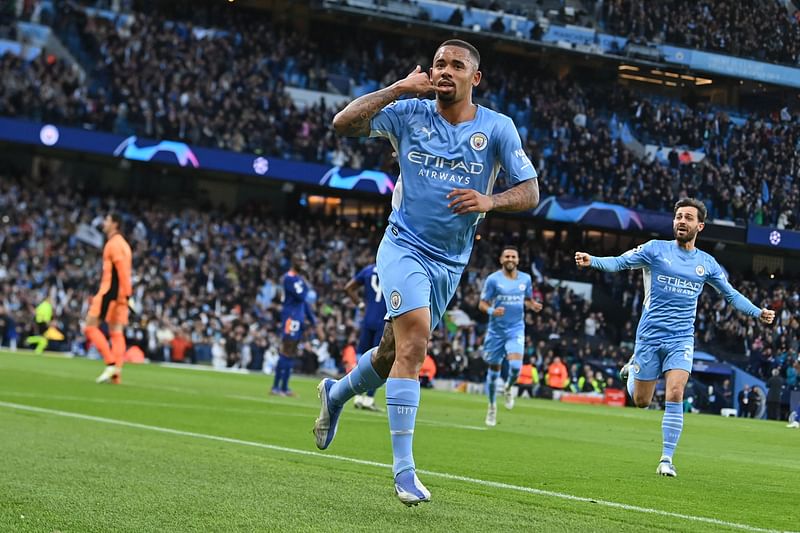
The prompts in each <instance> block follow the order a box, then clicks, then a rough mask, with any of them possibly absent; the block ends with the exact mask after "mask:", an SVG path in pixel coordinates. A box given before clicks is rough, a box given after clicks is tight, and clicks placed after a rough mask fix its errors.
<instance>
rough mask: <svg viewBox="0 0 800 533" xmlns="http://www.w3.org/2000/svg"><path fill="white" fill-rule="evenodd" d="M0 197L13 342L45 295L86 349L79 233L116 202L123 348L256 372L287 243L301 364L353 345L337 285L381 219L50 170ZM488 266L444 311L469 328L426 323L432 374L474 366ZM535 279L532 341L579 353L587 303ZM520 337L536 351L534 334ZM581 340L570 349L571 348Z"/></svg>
mask: <svg viewBox="0 0 800 533" xmlns="http://www.w3.org/2000/svg"><path fill="white" fill-rule="evenodd" d="M45 182H46V183H47V185H46V186H45V185H44V183H45ZM0 206H1V207H2V212H3V218H2V221H1V222H0V224H2V228H3V231H2V232H0V235H2V237H0V258H2V261H1V262H0V264H1V265H2V266H0V315H2V316H3V320H2V324H3V326H2V329H3V332H2V333H1V334H0V336H2V337H3V338H4V344H5V345H8V344H10V342H11V340H12V338H14V339H16V343H17V345H21V344H22V339H24V338H25V337H26V336H27V335H28V334H30V333H32V332H33V331H34V330H35V325H34V323H33V308H34V307H35V306H36V305H37V304H38V303H39V302H40V301H42V300H43V299H45V298H47V297H50V298H51V301H52V303H53V307H54V309H55V317H56V318H55V320H56V322H57V328H58V329H59V330H60V331H62V332H64V333H65V335H66V336H67V339H66V340H65V341H64V343H63V345H62V346H61V347H62V348H63V349H66V350H71V351H73V352H76V353H83V352H84V350H85V348H86V347H85V345H84V341H83V337H82V333H81V326H80V322H81V320H82V318H83V317H85V315H86V312H87V310H88V303H89V298H90V297H91V295H92V294H93V293H94V292H95V291H96V290H97V286H98V283H99V273H100V270H99V269H100V263H101V262H100V256H99V252H100V251H99V250H98V249H96V248H93V247H92V246H90V245H88V244H86V243H85V242H84V241H83V240H81V239H80V238H79V237H78V233H79V231H78V229H79V226H80V225H81V224H86V225H95V226H96V225H97V224H98V221H99V220H100V219H101V217H102V215H103V213H104V212H106V211H107V210H108V209H110V208H112V207H113V209H115V210H118V211H119V212H121V213H123V215H124V218H125V219H126V226H127V231H126V234H127V236H128V238H129V240H130V241H131V244H132V247H133V249H134V288H135V293H134V301H135V302H136V303H137V307H138V308H139V309H140V310H139V313H138V314H136V315H135V316H134V317H133V319H132V320H131V325H130V326H129V328H128V330H127V331H126V336H127V337H128V340H129V344H131V345H136V346H138V347H139V348H140V349H141V350H142V351H143V352H144V353H145V354H146V356H147V357H148V358H150V359H154V360H164V359H168V360H177V361H181V360H187V361H188V360H196V361H203V362H213V363H214V364H215V365H217V366H234V365H237V366H249V367H251V368H262V367H263V364H264V360H265V359H266V360H267V362H269V360H270V358H271V357H272V356H274V355H275V353H274V352H275V350H276V348H277V334H278V331H279V310H280V297H279V293H278V287H279V286H280V278H281V275H282V274H283V273H284V272H285V271H286V270H288V268H289V264H288V258H289V255H290V252H291V251H293V250H297V249H301V250H303V251H305V252H306V254H307V256H308V258H309V265H310V272H309V274H308V279H309V281H310V284H311V285H312V287H313V288H314V291H315V293H316V296H315V298H314V304H313V307H314V309H315V310H316V314H317V316H318V319H319V320H320V322H321V326H322V330H323V331H324V332H325V338H321V339H316V342H314V343H313V344H312V343H311V342H308V343H306V344H305V347H306V350H307V352H308V353H307V354H305V355H306V357H305V358H304V364H305V368H306V370H307V371H315V370H316V369H317V365H318V364H320V362H321V361H323V362H324V361H325V360H326V359H328V357H331V358H333V359H334V360H338V359H339V358H340V357H341V353H342V351H343V349H344V347H345V346H347V345H348V344H352V343H354V342H355V340H356V338H357V318H358V317H357V311H356V309H357V306H356V305H355V303H354V302H350V301H349V300H348V299H347V298H346V297H345V294H344V292H343V286H344V284H345V283H346V282H347V281H348V280H349V279H350V277H351V276H353V275H354V274H355V272H356V271H357V269H358V268H359V267H361V266H364V265H365V264H367V263H368V262H371V261H373V260H374V253H375V250H376V249H377V245H378V240H379V238H380V236H381V232H380V228H381V225H382V224H381V223H382V221H375V220H371V219H364V220H360V221H359V223H358V224H357V225H356V227H354V226H353V225H352V224H351V223H350V222H351V221H348V220H344V219H337V218H332V219H331V218H326V217H317V216H313V215H311V214H309V213H297V214H296V217H293V218H291V219H284V218H276V217H274V216H268V215H266V214H265V213H264V212H263V211H262V210H260V209H258V208H255V207H252V208H242V209H237V210H236V212H235V213H223V212H221V211H218V210H213V209H210V208H209V209H204V208H201V207H200V206H198V208H196V209H183V210H178V211H175V210H174V209H172V208H171V206H168V205H158V204H156V205H153V204H149V203H147V202H145V201H143V200H135V199H131V200H122V199H112V198H111V197H102V198H100V197H92V196H88V195H86V194H85V193H84V192H83V191H81V190H77V189H75V188H74V186H73V185H71V184H70V183H69V181H68V180H67V179H65V178H60V179H59V178H55V177H53V176H51V175H50V174H49V173H47V174H46V177H45V178H43V179H42V180H41V181H37V180H34V179H32V178H30V177H26V178H25V179H19V178H15V177H11V176H7V175H4V176H3V177H2V178H0ZM486 251H487V253H488V250H486ZM494 255H496V252H495V251H492V252H491V256H492V257H493V256H494ZM495 268H496V266H495V263H494V260H492V261H488V262H481V261H479V264H477V265H476V266H475V267H472V268H470V271H469V274H468V275H466V276H465V277H464V280H463V286H462V288H461V290H460V291H459V296H458V298H457V299H456V302H455V307H459V306H460V308H461V309H462V310H464V311H465V312H466V313H467V314H468V315H469V316H470V317H472V318H471V321H472V322H474V323H473V324H472V325H471V326H469V327H467V328H466V329H464V328H462V327H461V326H460V325H458V324H457V322H458V319H457V318H456V317H454V318H453V319H452V320H451V319H448V320H447V321H445V323H444V324H443V326H442V328H440V330H438V331H437V333H436V335H435V336H434V343H433V344H432V347H431V350H432V354H433V355H434V356H435V357H436V358H437V362H441V366H442V368H441V369H440V370H441V371H440V376H446V377H447V376H449V377H452V376H460V375H462V374H463V373H464V372H465V371H466V369H467V367H469V366H470V362H471V363H472V369H473V370H475V369H476V368H477V371H481V365H482V361H480V349H479V348H480V344H481V341H482V335H483V330H482V328H484V327H485V324H486V317H485V315H484V314H483V313H480V312H478V311H477V306H478V301H477V299H478V294H479V290H480V283H481V281H482V279H483V278H484V277H485V276H486V275H487V274H488V273H489V272H490V271H491V270H493V269H495ZM539 285H540V288H539V289H537V294H538V296H537V297H539V298H541V299H542V300H544V301H545V302H546V303H547V309H546V310H545V311H543V312H542V313H541V314H540V315H537V316H535V317H533V316H530V317H528V322H529V323H528V328H529V332H528V334H529V336H530V337H531V339H534V338H536V339H542V340H545V341H554V342H556V343H560V344H561V345H562V347H563V348H564V349H566V348H567V347H569V349H570V350H572V351H575V352H576V353H577V350H578V348H579V347H578V341H577V340H575V341H573V340H571V339H572V337H579V338H580V339H583V335H582V329H581V328H582V327H583V323H582V322H581V320H582V318H581V317H583V316H588V314H589V312H590V311H589V307H588V305H587V304H586V303H585V302H583V301H582V300H580V299H579V298H576V297H575V296H574V295H572V294H571V293H570V292H569V291H568V290H566V289H564V288H561V289H558V290H552V289H550V288H548V287H547V285H546V284H544V283H542V284H539ZM12 323H13V324H14V325H13V326H11V324H12ZM309 340H311V339H309ZM609 343H610V338H609ZM529 345H530V346H531V350H533V349H534V348H535V343H534V342H533V340H531V341H530V342H529ZM594 348H597V354H598V355H599V354H601V353H602V352H603V351H604V350H605V351H608V352H609V354H610V355H608V354H606V355H608V357H610V358H611V359H614V358H615V357H616V356H617V353H616V351H614V350H612V349H610V348H608V347H607V345H606V346H605V347H598V346H595V345H592V349H594ZM588 349H589V347H588V345H587V346H586V347H584V346H583V344H581V345H580V350H581V355H583V354H584V351H583V350H587V355H588ZM451 356H452V358H451ZM621 358H622V356H620V357H618V358H617V359H621ZM615 362H617V361H616V360H615Z"/></svg>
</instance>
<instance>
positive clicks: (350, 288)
mask: <svg viewBox="0 0 800 533" xmlns="http://www.w3.org/2000/svg"><path fill="white" fill-rule="evenodd" d="M359 287H363V291H362V294H363V301H362V300H361V297H360V296H359V294H358V293H359V290H358V289H359ZM344 290H345V292H346V293H347V295H348V296H350V299H351V300H352V301H353V302H361V303H360V304H359V307H363V312H364V315H363V317H362V319H361V333H360V334H359V337H358V346H357V347H356V355H357V356H358V357H361V355H362V354H364V353H365V352H366V351H367V350H369V349H370V348H372V347H373V346H377V345H378V344H380V342H381V336H383V326H384V324H385V323H386V322H385V319H386V302H385V300H384V299H383V293H382V292H381V284H380V281H379V280H378V270H377V266H376V265H375V263H373V264H371V265H367V266H366V267H364V268H363V269H361V270H360V271H359V272H358V274H356V275H355V277H353V279H351V280H350V281H348V282H347V285H345V286H344ZM353 404H354V405H355V406H356V408H357V409H367V410H369V411H379V409H378V407H377V406H376V405H375V389H369V390H368V391H367V392H366V393H365V394H357V395H356V396H355V398H354V400H353Z"/></svg>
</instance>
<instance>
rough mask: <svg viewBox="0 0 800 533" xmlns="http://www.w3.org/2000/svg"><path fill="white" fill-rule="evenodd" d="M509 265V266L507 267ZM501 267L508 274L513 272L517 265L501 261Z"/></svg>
mask: <svg viewBox="0 0 800 533" xmlns="http://www.w3.org/2000/svg"><path fill="white" fill-rule="evenodd" d="M509 265H511V266H510V267H509ZM503 269H504V270H505V271H506V272H508V273H509V274H513V273H514V271H515V270H516V269H517V265H514V264H512V263H503Z"/></svg>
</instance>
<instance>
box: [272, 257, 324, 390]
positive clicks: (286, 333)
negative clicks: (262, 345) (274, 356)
mask: <svg viewBox="0 0 800 533" xmlns="http://www.w3.org/2000/svg"><path fill="white" fill-rule="evenodd" d="M306 267H307V262H306V256H305V254H303V253H295V254H294V255H292V266H291V268H290V269H289V271H288V272H286V274H284V276H283V281H282V283H281V288H282V291H283V295H282V299H281V300H282V303H283V306H282V309H281V347H280V352H279V358H278V364H277V366H276V367H275V383H274V385H273V386H272V394H274V395H278V396H294V393H292V391H291V390H290V389H289V377H290V376H291V375H292V369H293V368H294V361H295V358H296V357H297V345H298V343H299V342H300V339H302V337H303V332H304V331H305V330H304V325H305V322H306V321H308V322H310V323H311V325H312V326H316V325H317V319H316V317H315V316H314V312H313V311H312V310H311V307H310V306H309V304H308V302H307V301H306V298H307V297H308V292H309V290H310V287H309V285H308V283H307V282H306V280H305V279H304V278H303V273H304V272H305V271H306Z"/></svg>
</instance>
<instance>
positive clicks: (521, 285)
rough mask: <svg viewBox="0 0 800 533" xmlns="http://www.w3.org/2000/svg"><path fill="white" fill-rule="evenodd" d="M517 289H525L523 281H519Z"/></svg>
mask: <svg viewBox="0 0 800 533" xmlns="http://www.w3.org/2000/svg"><path fill="white" fill-rule="evenodd" d="M519 290H521V291H524V290H525V284H524V283H520V284H519Z"/></svg>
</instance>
